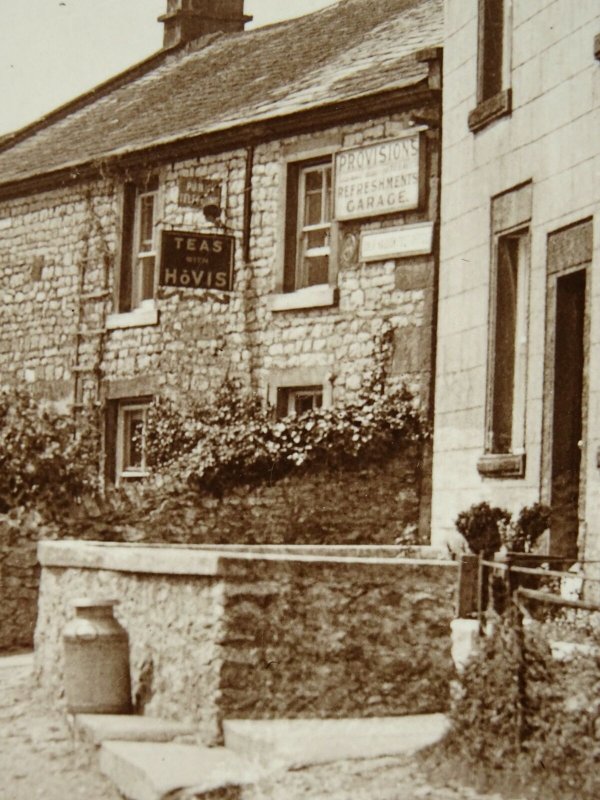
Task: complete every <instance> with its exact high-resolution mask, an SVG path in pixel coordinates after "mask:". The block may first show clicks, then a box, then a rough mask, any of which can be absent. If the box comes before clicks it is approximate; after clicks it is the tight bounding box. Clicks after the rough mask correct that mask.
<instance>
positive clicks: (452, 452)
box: [432, 0, 600, 557]
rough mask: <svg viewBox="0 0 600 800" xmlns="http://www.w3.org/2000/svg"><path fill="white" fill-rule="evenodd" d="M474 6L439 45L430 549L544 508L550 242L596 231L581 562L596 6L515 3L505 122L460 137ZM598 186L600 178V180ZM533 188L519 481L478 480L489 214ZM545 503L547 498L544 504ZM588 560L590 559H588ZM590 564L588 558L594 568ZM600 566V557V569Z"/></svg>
mask: <svg viewBox="0 0 600 800" xmlns="http://www.w3.org/2000/svg"><path fill="white" fill-rule="evenodd" d="M477 7H478V6H477V3H476V2H468V3H466V2H463V0H448V1H447V2H446V4H445V10H446V22H445V30H446V40H445V45H444V104H443V118H444V132H443V165H444V167H443V176H442V208H441V218H442V230H441V244H440V248H441V253H440V259H441V266H440V285H439V306H438V315H439V316H438V343H437V376H436V398H435V440H434V463H433V509H432V517H433V523H432V541H433V543H441V542H442V541H443V540H444V539H445V538H446V537H447V536H448V535H449V534H450V532H451V531H452V529H453V521H454V519H455V517H456V515H457V513H458V512H459V511H461V510H463V509H465V508H467V507H468V506H470V505H471V504H472V503H476V502H479V501H480V500H488V501H490V502H492V503H494V504H498V505H502V506H505V507H507V508H509V509H510V510H514V511H516V510H518V509H519V508H520V507H521V506H523V505H526V504H529V503H532V502H534V501H536V500H539V499H540V492H541V487H542V486H543V484H544V481H547V476H546V475H545V474H544V472H543V468H542V440H543V437H544V436H546V437H547V436H548V433H549V431H548V423H547V419H546V421H545V415H546V416H547V409H545V408H544V369H545V358H546V353H545V324H546V313H547V310H546V260H547V259H546V249H547V238H548V235H549V234H550V233H551V232H553V231H556V230H557V229H560V228H562V227H563V226H567V225H571V224H574V223H576V222H579V221H581V220H584V219H586V218H589V217H592V216H593V217H594V237H593V238H594V244H593V247H594V256H593V263H592V267H591V269H590V270H589V275H588V280H589V281H590V286H589V311H590V318H589V342H590V348H589V354H588V370H587V374H588V392H589V403H588V409H587V420H586V422H587V437H586V442H585V443H584V450H583V453H582V468H583V470H584V471H585V473H586V477H587V488H586V493H587V497H586V505H587V511H586V519H587V525H588V536H587V540H588V553H590V552H597V547H598V545H593V542H594V541H596V542H600V527H599V522H598V515H597V513H595V510H596V509H597V508H598V503H599V501H600V473H599V471H598V469H597V467H596V463H595V459H596V450H597V448H598V446H599V445H600V428H599V423H598V421H599V420H600V415H599V413H598V411H599V409H598V403H599V399H600V350H599V348H598V342H600V317H599V315H598V313H597V311H598V285H597V274H598V264H599V262H600V216H599V214H598V209H599V207H600V206H599V204H600V183H599V182H598V180H597V174H598V168H599V164H600V146H599V139H598V136H597V131H598V130H599V127H600V64H599V62H598V60H597V59H596V58H595V57H594V44H593V41H594V34H595V33H597V31H598V30H600V12H599V9H598V4H597V3H596V2H594V0H582V2H577V3H573V2H571V1H570V0H554V1H553V2H552V1H551V0H536V2H532V1H531V0H513V2H512V4H511V7H512V27H511V31H510V36H509V39H510V41H511V51H512V52H511V56H510V57H511V60H512V64H511V72H510V81H509V85H510V86H511V88H512V113H511V114H510V115H509V116H505V117H502V118H500V119H498V120H496V121H495V122H493V123H491V124H489V125H488V126H487V127H485V128H484V129H482V130H480V131H479V132H477V133H473V132H471V131H470V130H469V128H468V124H467V122H468V116H469V112H470V111H471V110H473V109H474V108H475V106H476V103H477V101H476V86H477ZM595 176H596V177H595ZM526 181H532V188H533V213H532V221H531V275H530V287H529V319H528V363H527V390H526V391H527V400H526V403H527V407H526V474H525V477H524V478H522V479H510V478H508V479H498V478H483V477H481V476H480V475H479V473H478V471H477V466H476V465H477V459H478V458H479V457H480V456H481V455H482V454H483V452H484V434H485V404H486V376H487V358H488V356H487V342H488V307H489V305H488V304H489V275H490V254H491V243H490V201H491V198H492V197H493V196H495V195H497V194H499V193H501V192H504V191H506V190H509V189H511V188H513V187H516V186H518V185H519V184H522V183H524V182H526ZM542 499H543V497H542ZM589 547H592V548H595V549H593V550H589ZM588 557H593V556H590V555H588ZM596 557H597V556H596Z"/></svg>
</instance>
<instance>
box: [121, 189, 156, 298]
mask: <svg viewBox="0 0 600 800" xmlns="http://www.w3.org/2000/svg"><path fill="white" fill-rule="evenodd" d="M157 201H158V180H157V179H155V178H154V179H152V180H150V181H148V182H147V183H145V184H143V185H142V184H135V183H128V184H126V185H125V191H124V202H123V241H122V247H121V253H122V255H121V271H120V282H119V311H120V312H127V311H134V310H135V309H137V308H140V307H142V306H143V305H144V304H145V302H146V301H149V300H150V301H151V300H153V299H154V296H155V291H156V269H157V243H158V230H157V219H158V213H157V206H158V202H157Z"/></svg>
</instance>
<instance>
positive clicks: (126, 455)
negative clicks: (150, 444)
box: [123, 408, 146, 470]
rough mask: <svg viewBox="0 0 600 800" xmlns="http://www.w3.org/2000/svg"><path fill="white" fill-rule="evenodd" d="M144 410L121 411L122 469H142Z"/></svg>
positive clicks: (143, 456)
mask: <svg viewBox="0 0 600 800" xmlns="http://www.w3.org/2000/svg"><path fill="white" fill-rule="evenodd" d="M145 421H146V412H145V409H143V408H134V409H124V411H123V435H124V442H123V469H124V470H128V469H144V467H145V453H144V449H145V448H144V444H145V443H144V427H145Z"/></svg>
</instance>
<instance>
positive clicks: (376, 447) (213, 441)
mask: <svg viewBox="0 0 600 800" xmlns="http://www.w3.org/2000/svg"><path fill="white" fill-rule="evenodd" d="M423 431H424V425H423V422H422V419H421V415H420V413H419V411H418V409H417V407H416V405H415V402H414V398H413V397H412V395H411V393H410V392H409V391H408V390H407V389H406V388H404V387H401V388H398V389H395V390H391V391H388V392H383V391H382V389H381V386H380V385H378V384H376V385H375V386H373V385H372V384H369V385H367V386H366V387H365V389H364V390H363V391H362V392H361V393H360V395H359V396H358V398H357V399H356V400H355V401H354V402H352V403H350V404H347V405H343V406H342V405H341V406H335V407H332V408H319V409H313V410H311V411H307V412H305V413H304V414H301V415H299V416H296V415H291V416H290V417H287V418H286V419H285V420H276V419H274V418H273V415H272V413H271V412H270V411H269V410H265V409H263V408H262V407H261V404H260V402H259V401H258V399H257V398H255V397H252V396H249V395H245V394H243V392H242V391H241V390H240V388H239V386H236V385H235V384H231V383H229V384H227V385H226V386H224V387H223V390H222V391H221V392H220V394H219V396H218V397H217V398H216V401H215V402H214V403H212V404H211V406H210V407H208V406H203V405H200V404H198V403H188V404H187V405H186V406H185V407H181V408H180V407H175V406H174V404H173V403H172V402H171V401H169V400H166V399H162V398H159V399H157V400H156V401H155V403H154V405H153V407H152V408H151V410H150V413H149V419H148V433H147V447H148V458H149V463H150V464H151V465H152V466H153V467H154V468H155V469H156V470H157V471H158V472H159V473H161V474H162V476H163V477H164V476H168V477H169V479H170V480H172V481H178V480H182V481H183V482H184V483H185V484H186V485H187V486H188V487H192V488H194V489H196V490H197V491H199V492H202V491H208V492H212V493H213V494H215V495H220V494H222V493H223V492H224V491H226V490H227V489H230V488H232V487H235V486H240V485H253V484H260V483H263V482H271V481H273V480H276V479H279V478H281V477H283V476H284V475H286V474H288V473H290V472H292V471H296V470H299V469H300V470H302V469H306V468H308V467H315V466H318V467H319V468H332V467H340V466H344V465H346V466H347V465H351V464H356V463H359V461H360V462H363V463H366V462H368V461H370V460H376V459H380V458H382V457H385V456H386V455H389V454H390V453H392V452H394V451H396V450H397V449H398V448H399V447H400V446H402V445H403V444H408V443H409V442H414V441H419V440H420V439H422V438H423V435H424V433H423Z"/></svg>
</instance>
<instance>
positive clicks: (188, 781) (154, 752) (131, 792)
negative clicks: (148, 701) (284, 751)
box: [100, 741, 260, 800]
mask: <svg viewBox="0 0 600 800" xmlns="http://www.w3.org/2000/svg"><path fill="white" fill-rule="evenodd" d="M100 769H101V770H102V772H103V773H104V775H106V776H107V777H108V778H109V779H110V780H111V781H112V782H113V783H114V784H115V786H116V788H117V789H118V790H119V791H120V792H121V794H122V795H123V796H124V797H126V798H127V800H166V798H167V797H168V798H169V800H184V798H186V800H187V798H202V797H205V798H210V800H232V798H235V797H238V796H239V795H240V787H241V786H243V785H245V784H249V783H254V782H255V781H256V780H258V778H259V777H260V774H259V771H258V770H257V769H256V767H254V766H253V765H252V764H249V763H248V762H247V761H245V760H244V759H243V758H240V756H238V755H236V754H235V753H232V752H231V751H230V750H227V749H225V748H224V747H196V746H193V745H186V744H159V743H156V742H119V741H113V742H111V741H109V742H104V743H103V744H102V747H101V749H100Z"/></svg>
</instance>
